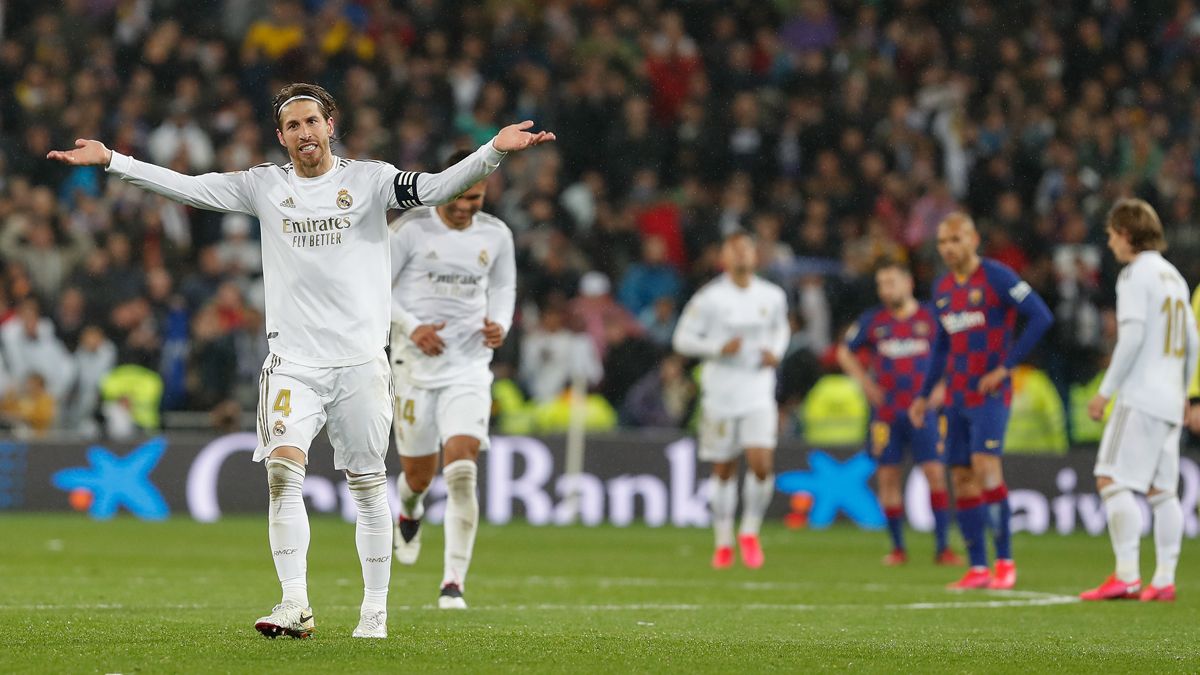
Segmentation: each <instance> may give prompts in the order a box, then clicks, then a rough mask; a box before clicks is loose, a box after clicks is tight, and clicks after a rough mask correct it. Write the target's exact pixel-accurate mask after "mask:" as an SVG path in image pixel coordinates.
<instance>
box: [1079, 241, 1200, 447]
mask: <svg viewBox="0 0 1200 675" xmlns="http://www.w3.org/2000/svg"><path fill="white" fill-rule="evenodd" d="M1189 295H1190V294H1189V292H1188V286H1187V282H1185V281H1184V280H1183V277H1182V276H1181V275H1180V274H1179V271H1178V270H1176V269H1175V266H1174V265H1172V264H1171V263H1169V262H1167V261H1166V260H1165V259H1164V258H1163V257H1162V255H1161V254H1160V253H1158V252H1157V251H1143V252H1142V253H1139V254H1138V255H1137V257H1136V258H1134V259H1133V261H1132V262H1130V263H1129V264H1128V265H1126V266H1125V269H1124V270H1122V271H1121V274H1120V276H1119V277H1118V278H1117V321H1118V322H1119V323H1125V322H1127V321H1134V322H1138V323H1141V324H1142V327H1143V333H1142V336H1143V337H1142V341H1141V344H1140V345H1138V348H1137V351H1136V355H1135V356H1134V358H1133V362H1132V365H1131V366H1130V367H1128V368H1127V369H1125V370H1124V372H1123V373H1118V371H1119V370H1121V369H1120V368H1118V367H1117V364H1114V367H1113V368H1111V369H1110V372H1113V373H1114V377H1112V378H1110V377H1105V381H1104V383H1102V386H1101V391H1104V392H1110V391H1111V390H1113V389H1115V390H1116V393H1117V399H1118V400H1119V401H1120V402H1121V403H1122V404H1124V405H1127V406H1129V407H1131V408H1135V409H1137V410H1140V411H1142V412H1145V413H1147V414H1149V415H1153V416H1154V417H1158V418H1161V419H1164V420H1167V421H1169V422H1171V423H1173V424H1180V423H1181V422H1182V421H1183V408H1184V403H1185V401H1186V394H1187V385H1188V379H1189V378H1188V376H1189V374H1190V373H1191V370H1189V369H1188V368H1189V367H1194V365H1193V366H1189V364H1194V363H1195V359H1196V357H1197V354H1196V351H1197V342H1198V341H1200V337H1198V336H1197V332H1196V318H1195V315H1194V314H1193V313H1192V307H1191V304H1190V303H1189V302H1188V300H1189ZM1118 349H1120V347H1118ZM1114 360H1115V359H1114ZM1120 375H1124V377H1123V379H1120V380H1119V381H1117V379H1118V378H1119V377H1120Z"/></svg>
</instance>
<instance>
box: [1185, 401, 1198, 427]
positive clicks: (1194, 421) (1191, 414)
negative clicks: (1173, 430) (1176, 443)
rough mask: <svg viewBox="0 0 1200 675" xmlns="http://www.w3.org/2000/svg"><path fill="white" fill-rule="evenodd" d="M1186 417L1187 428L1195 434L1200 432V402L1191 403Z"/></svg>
mask: <svg viewBox="0 0 1200 675" xmlns="http://www.w3.org/2000/svg"><path fill="white" fill-rule="evenodd" d="M1185 417H1186V418H1187V428H1188V429H1190V430H1191V432H1192V433H1193V434H1200V403H1193V404H1191V405H1189V406H1188V409H1187V413H1186V414H1185Z"/></svg>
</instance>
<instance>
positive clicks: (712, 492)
mask: <svg viewBox="0 0 1200 675" xmlns="http://www.w3.org/2000/svg"><path fill="white" fill-rule="evenodd" d="M737 499H738V494H737V481H736V480H735V479H733V478H730V479H729V480H721V479H720V478H718V477H717V476H716V475H713V477H712V478H710V479H709V481H708V506H709V509H710V510H711V511H712V519H713V534H714V535H715V536H716V543H717V548H725V547H728V546H733V517H734V514H735V513H737Z"/></svg>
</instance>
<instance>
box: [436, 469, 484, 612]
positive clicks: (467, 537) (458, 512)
mask: <svg viewBox="0 0 1200 675" xmlns="http://www.w3.org/2000/svg"><path fill="white" fill-rule="evenodd" d="M478 475H479V469H478V467H476V466H475V462H474V461H472V460H469V459H459V460H455V461H453V462H450V463H449V464H447V465H446V467H445V468H444V469H443V470H442V476H443V477H444V478H445V480H446V520H445V523H444V525H445V528H446V557H445V565H446V567H445V572H444V573H443V576H442V586H445V585H446V584H458V587H459V589H463V590H465V583H466V579H467V569H468V568H469V567H470V566H471V551H472V550H473V549H474V548H475V532H476V531H477V530H478V529H479V498H478V496H477V495H476V494H475V484H476V482H477V480H478Z"/></svg>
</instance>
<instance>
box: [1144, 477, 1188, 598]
mask: <svg viewBox="0 0 1200 675" xmlns="http://www.w3.org/2000/svg"><path fill="white" fill-rule="evenodd" d="M1150 507H1151V508H1152V509H1154V551H1155V560H1156V562H1157V568H1156V569H1155V570H1154V579H1153V580H1151V582H1150V583H1152V584H1154V586H1155V587H1156V588H1162V587H1163V586H1170V585H1172V584H1174V583H1175V565H1176V564H1177V563H1178V562H1179V547H1180V546H1181V544H1182V543H1183V507H1182V506H1180V504H1179V497H1178V495H1176V494H1175V493H1174V492H1160V493H1158V494H1156V495H1154V496H1152V497H1150Z"/></svg>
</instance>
